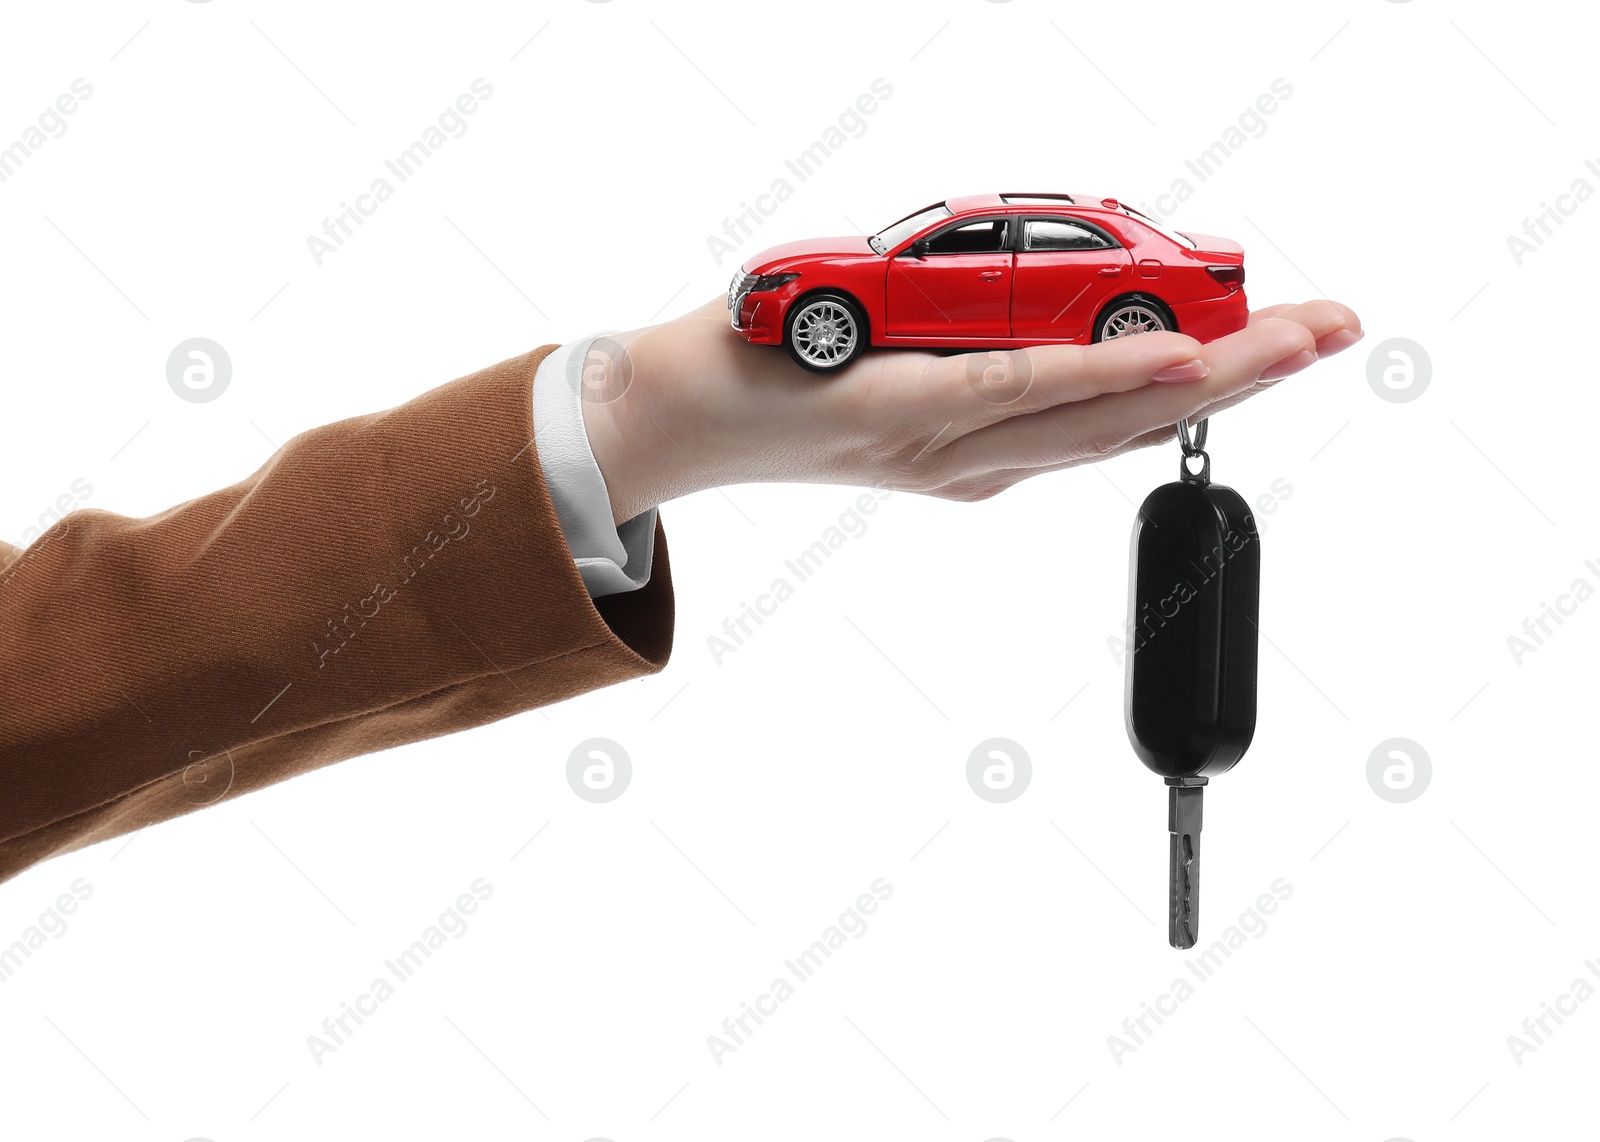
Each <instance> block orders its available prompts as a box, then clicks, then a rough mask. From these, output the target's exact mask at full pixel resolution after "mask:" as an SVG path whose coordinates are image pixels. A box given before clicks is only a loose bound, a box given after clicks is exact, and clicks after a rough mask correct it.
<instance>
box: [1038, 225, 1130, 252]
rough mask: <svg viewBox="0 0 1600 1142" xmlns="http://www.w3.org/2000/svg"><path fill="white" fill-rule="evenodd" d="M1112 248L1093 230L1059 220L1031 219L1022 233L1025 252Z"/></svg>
mask: <svg viewBox="0 0 1600 1142" xmlns="http://www.w3.org/2000/svg"><path fill="white" fill-rule="evenodd" d="M1110 246H1111V243H1110V242H1107V241H1106V240H1105V239H1104V238H1102V237H1101V236H1100V235H1098V234H1096V233H1095V232H1094V231H1093V230H1090V229H1088V228H1086V227H1083V226H1078V225H1076V224H1074V223H1072V222H1064V221H1062V220H1061V219H1059V218H1030V219H1028V222H1027V225H1026V226H1025V227H1024V228H1023V231H1022V248H1023V249H1024V250H1033V251H1039V250H1105V249H1109V248H1110Z"/></svg>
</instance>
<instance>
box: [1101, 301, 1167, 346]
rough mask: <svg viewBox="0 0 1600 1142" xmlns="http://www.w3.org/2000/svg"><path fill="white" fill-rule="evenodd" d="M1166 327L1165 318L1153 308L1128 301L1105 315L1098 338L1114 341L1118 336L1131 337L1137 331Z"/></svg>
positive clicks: (1155, 330) (1153, 331) (1154, 330)
mask: <svg viewBox="0 0 1600 1142" xmlns="http://www.w3.org/2000/svg"><path fill="white" fill-rule="evenodd" d="M1166 327H1167V323H1166V320H1165V319H1164V318H1163V317H1162V316H1161V314H1160V313H1159V312H1157V311H1156V310H1155V309H1153V308H1152V307H1150V306H1148V305H1141V304H1140V303H1138V302H1130V303H1129V304H1127V305H1121V306H1118V307H1117V308H1116V309H1114V310H1112V311H1111V313H1110V314H1109V315H1108V316H1107V317H1106V321H1105V326H1104V328H1103V329H1101V331H1100V340H1102V341H1114V340H1116V339H1117V338H1118V337H1132V336H1134V335H1135V334H1139V333H1159V332H1160V331H1162V330H1163V329H1165V328H1166Z"/></svg>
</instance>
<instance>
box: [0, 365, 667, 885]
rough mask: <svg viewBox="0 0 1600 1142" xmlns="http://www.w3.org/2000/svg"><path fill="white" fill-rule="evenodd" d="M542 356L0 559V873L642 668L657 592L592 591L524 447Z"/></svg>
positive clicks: (663, 565) (72, 520)
mask: <svg viewBox="0 0 1600 1142" xmlns="http://www.w3.org/2000/svg"><path fill="white" fill-rule="evenodd" d="M548 351H549V350H548V349H545V350H538V351H535V352H533V353H529V354H526V355H524V356H522V357H518V358H514V359H513V360H510V361H506V362H503V363H501V364H499V365H496V366H493V367H491V368H488V369H485V370H483V371H481V372H479V373H476V374H473V375H472V376H469V377H464V378H461V379H460V380H457V381H453V382H451V383H450V384H447V385H444V386H441V387H440V388H437V389H434V390H433V391H431V392H428V393H425V394H423V395H422V396H420V397H418V398H416V399H415V400H413V401H410V402H409V403H407V404H404V405H401V406H400V407H398V408H395V409H391V410H389V411H387V412H382V413H375V414H372V415H370V416H364V417H358V418H355V419H352V420H346V421H341V422H338V423H336V424H330V425H326V426H323V427H320V428H317V429H313V430H311V431H309V432H305V433H302V434H301V435H299V436H297V437H295V438H294V439H293V440H291V441H290V442H289V443H288V444H286V445H285V446H284V447H283V448H282V449H281V450H280V451H279V452H278V453H276V454H275V455H274V456H273V457H272V458H271V459H270V460H269V461H268V462H267V463H266V464H265V465H263V467H262V468H261V469H260V470H259V471H257V472H256V473H254V474H253V475H251V476H250V477H249V478H247V479H245V480H243V481H241V482H239V483H237V484H234V485H232V486H231V487H228V488H224V489H221V490H220V491H216V492H212V493H210V494H208V495H205V496H202V497H200V498H198V499H195V500H191V501H189V502H188V503H185V504H180V505H178V506H177V507H174V508H171V509H169V510H167V511H165V512H162V513H160V514H158V515H155V516H152V517H150V518H148V519H137V520H136V519H129V518H125V517H122V516H118V515H114V514H112V513H109V512H105V511H99V510H93V509H90V510H82V511H78V512H75V513H73V514H72V515H70V516H68V517H67V518H66V519H64V520H62V521H61V522H60V523H59V524H58V525H57V526H56V527H55V528H52V529H51V531H50V532H47V533H46V534H45V535H44V536H43V537H41V538H40V539H39V540H38V541H36V542H35V543H34V544H33V545H31V546H30V548H29V549H28V550H27V551H26V552H24V553H23V555H22V556H21V557H20V558H19V559H17V560H16V561H15V562H13V563H12V564H11V565H10V566H9V567H8V568H7V569H6V570H5V571H3V572H0V711H3V714H0V776H3V778H4V780H5V784H6V790H7V792H6V796H5V797H3V798H0V879H4V878H6V877H8V876H11V875H14V874H15V873H16V872H17V871H19V870H20V869H21V868H23V867H25V866H26V865H27V864H30V863H32V862H33V861H36V860H39V859H42V858H43V857H45V856H48V855H51V854H53V853H55V852H60V851H65V850H67V849H71V848H77V847H80V846H82V845H84V844H88V843H92V842H94V841H98V840H103V839H105V838H107V837H110V836H114V835H116V834H118V833H122V832H126V831H129V830H131V829H134V828H139V827H142V826H144V825H146V824H150V823H153V822H154V821H158V820H162V819H165V818H168V817H172V816H176V815H178V814H180V813H184V812H187V811H189V810H191V809H194V808H196V807H198V806H200V805H204V804H209V803H212V802H214V801H216V800H219V799H220V798H222V797H224V796H228V797H232V796H238V795H239V794H241V793H244V792H248V791H250V790H252V789H256V788H260V787H262V786H264V785H267V784H271V783H273V782H276V781H279V780H282V779H284V778H287V777H290V776H293V775H295V774H298V773H302V772H305V771H307V770H310V769H313V768H316V767H319V766H322V765H326V764H329V763H330V762H334V761H338V760H340V759H342V758H345V757H350V756H353V755H355V754H359V753H366V752H371V751H373V750H377V749H384V748H388V747H390V746H394V745H399V744H402V743H403V742H407V741H413V740H417V739H421V738H425V737H432V736H437V735H440V734H444V733H449V732H453V731H455V730H459V729H463V728H466V727H468V726H473V725H478V724H482V723H484V722H488V721H493V720H495V719H498V718H501V717H505V716H506V715H508V714H512V713H515V712H517V711H519V710H524V709H528V708H530V707H534V706H539V705H543V704H546V703H549V702H555V701H559V700H561V699H564V698H567V697H570V696H572V695H574V694H578V693H581V692H583V691H586V690H590V689H594V688H596V687H598V686H603V685H607V684H609V683H612V682H616V681H620V680H623V679H626V678H630V677H635V676H637V675H640V674H645V673H649V672H652V671H655V670H659V669H660V668H661V667H662V665H663V664H664V663H665V661H666V658H667V654H668V651H669V649H670V644H671V636H672V591H671V582H670V574H669V571H668V567H667V562H666V551H665V544H664V540H663V537H662V536H661V535H660V534H659V533H658V534H657V535H656V545H655V546H656V550H655V553H654V554H655V564H654V567H653V570H652V574H651V576H650V580H649V583H648V584H647V585H646V586H645V587H644V588H642V589H640V590H638V591H631V592H628V593H626V594H621V595H616V596H610V597H605V598H600V599H597V600H593V601H591V599H590V597H589V593H588V591H587V590H586V589H585V586H584V583H583V580H582V578H581V577H580V575H579V572H578V570H577V568H576V567H575V566H574V564H573V561H572V559H571V557H570V556H569V554H568V551H567V549H566V546H565V544H564V543H563V542H562V539H561V532H560V527H559V523H558V520H557V518H556V514H555V510H554V507H553V504H552V501H551V499H550V495H549V492H548V489H547V487H546V486H545V483H544V480H543V477H542V474H541V471H540V465H539V462H538V456H537V452H536V449H535V448H534V446H533V435H534V434H533V423H532V414H531V383H532V379H533V376H534V371H535V369H536V367H537V365H538V363H539V361H540V360H541V359H542V358H543V356H544V355H545V353H546V352H548Z"/></svg>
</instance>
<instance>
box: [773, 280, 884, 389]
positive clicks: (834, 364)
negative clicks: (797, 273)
mask: <svg viewBox="0 0 1600 1142" xmlns="http://www.w3.org/2000/svg"><path fill="white" fill-rule="evenodd" d="M783 343H784V345H785V347H787V348H788V350H789V356H791V357H793V358H794V360H795V363H796V364H798V365H799V366H800V367H801V368H802V369H809V370H810V371H811V372H813V373H837V372H838V371H839V370H841V369H843V368H845V367H846V366H847V365H849V364H850V362H851V361H854V360H855V359H856V358H857V357H859V356H860V355H861V351H862V350H863V349H865V348H866V347H867V317H866V314H864V313H862V311H861V307H860V306H859V305H857V304H856V302H855V299H854V298H851V297H848V296H846V295H845V294H842V293H814V294H809V295H807V296H805V297H802V298H800V299H799V300H798V301H796V302H795V303H794V304H793V305H791V306H790V307H789V315H788V317H787V318H785V320H784V323H783Z"/></svg>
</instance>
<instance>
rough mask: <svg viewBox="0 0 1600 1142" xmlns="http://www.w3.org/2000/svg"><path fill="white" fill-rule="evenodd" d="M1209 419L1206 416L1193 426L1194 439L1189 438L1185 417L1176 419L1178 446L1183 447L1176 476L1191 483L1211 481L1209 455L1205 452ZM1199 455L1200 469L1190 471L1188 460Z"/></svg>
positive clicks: (1187, 423) (1207, 482)
mask: <svg viewBox="0 0 1600 1142" xmlns="http://www.w3.org/2000/svg"><path fill="white" fill-rule="evenodd" d="M1210 423H1211V421H1210V418H1209V417H1207V418H1205V419H1202V420H1201V421H1200V423H1199V424H1197V425H1195V427H1194V439H1193V440H1190V438H1189V421H1188V419H1187V418H1185V419H1183V420H1180V421H1178V447H1180V448H1182V449H1183V455H1182V456H1180V457H1179V458H1178V477H1179V478H1180V479H1182V480H1185V481H1187V482H1189V483H1191V484H1209V483H1210V482H1211V457H1210V456H1209V455H1207V454H1206V452H1205V444H1206V429H1207V428H1208V427H1209V425H1210ZM1196 456H1198V457H1200V470H1199V471H1198V472H1191V471H1190V470H1189V461H1190V460H1191V459H1193V458H1194V457H1196Z"/></svg>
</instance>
